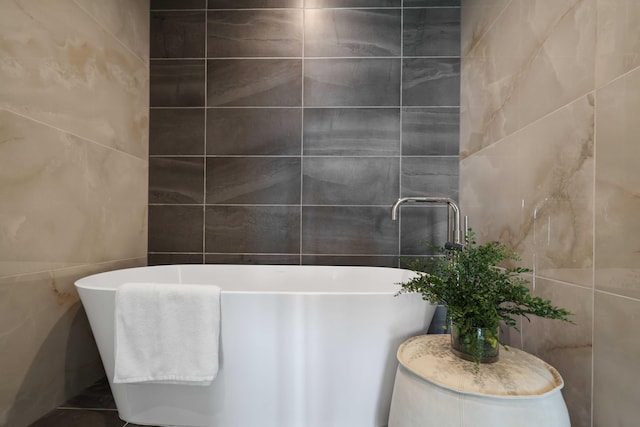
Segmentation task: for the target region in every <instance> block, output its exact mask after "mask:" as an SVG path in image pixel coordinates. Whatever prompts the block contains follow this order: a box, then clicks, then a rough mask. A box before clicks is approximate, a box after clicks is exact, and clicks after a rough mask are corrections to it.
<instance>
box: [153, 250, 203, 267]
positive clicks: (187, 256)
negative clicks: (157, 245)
mask: <svg viewBox="0 0 640 427" xmlns="http://www.w3.org/2000/svg"><path fill="white" fill-rule="evenodd" d="M203 263H204V256H203V254H202V253H150V254H149V263H148V265H172V264H203Z"/></svg>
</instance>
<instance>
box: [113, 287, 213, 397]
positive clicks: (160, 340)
mask: <svg viewBox="0 0 640 427" xmlns="http://www.w3.org/2000/svg"><path fill="white" fill-rule="evenodd" d="M115 322H116V324H115V347H116V356H115V374H114V380H113V382H114V383H137V382H168V383H178V384H192V385H208V384H210V383H211V381H213V379H214V378H215V377H216V375H217V373H218V351H219V348H218V347H219V336H220V288H219V287H217V286H212V285H188V284H166V283H124V284H123V285H121V286H120V287H119V288H118V289H117V290H116V316H115Z"/></svg>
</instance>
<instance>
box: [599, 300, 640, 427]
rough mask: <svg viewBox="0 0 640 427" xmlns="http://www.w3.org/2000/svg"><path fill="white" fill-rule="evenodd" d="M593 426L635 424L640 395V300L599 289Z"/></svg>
mask: <svg viewBox="0 0 640 427" xmlns="http://www.w3.org/2000/svg"><path fill="white" fill-rule="evenodd" d="M594 325H595V326H594V334H593V358H594V378H593V426H594V427H605V426H633V425H635V424H637V422H638V395H640V386H639V384H640V371H638V366H639V365H640V341H639V340H638V339H637V335H636V334H635V331H637V330H638V329H637V328H639V327H640V301H639V300H636V299H629V298H624V297H618V296H615V295H610V294H605V293H601V292H598V291H596V293H595V323H594Z"/></svg>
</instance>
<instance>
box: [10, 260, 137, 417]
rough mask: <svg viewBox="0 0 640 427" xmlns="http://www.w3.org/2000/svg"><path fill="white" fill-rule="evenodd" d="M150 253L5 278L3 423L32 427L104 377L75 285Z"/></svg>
mask: <svg viewBox="0 0 640 427" xmlns="http://www.w3.org/2000/svg"><path fill="white" fill-rule="evenodd" d="M145 264H146V257H143V258H139V259H131V260H126V261H118V262H108V263H102V264H94V265H83V266H80V267H73V268H67V269H61V270H56V271H50V272H43V273H36V274H25V275H20V276H14V277H8V278H2V279H0V301H1V302H0V307H1V310H0V346H1V347H2V348H3V349H11V351H3V352H0V376H1V377H2V381H0V424H2V425H6V426H26V425H29V424H30V423H31V422H33V421H35V420H36V419H38V418H39V417H40V416H41V415H44V414H45V413H46V412H48V411H49V410H50V409H51V408H53V407H55V406H56V405H57V404H59V403H60V402H64V401H65V400H67V399H69V398H71V397H73V396H74V395H76V394H78V393H80V392H81V391H82V390H83V389H85V388H86V387H88V386H90V385H91V384H92V383H94V382H95V381H96V380H98V379H99V378H101V377H103V376H104V370H103V368H102V363H101V361H100V357H99V355H98V351H97V348H96V346H95V342H94V341H93V337H92V334H91V331H90V329H89V324H88V321H87V318H86V315H85V313H84V310H82V307H81V305H80V302H79V300H78V294H77V292H76V290H75V287H74V285H73V284H74V282H75V281H76V280H78V279H80V278H82V277H85V276H87V275H90V274H94V273H99V272H102V271H108V270H114V269H119V268H127V267H138V266H142V265H145Z"/></svg>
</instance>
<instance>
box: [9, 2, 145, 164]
mask: <svg viewBox="0 0 640 427" xmlns="http://www.w3.org/2000/svg"><path fill="white" fill-rule="evenodd" d="M0 28H1V30H0V31H1V33H0V40H2V42H1V43H2V52H3V60H2V63H1V64H0V80H1V81H2V84H1V85H0V108H5V109H9V110H11V111H15V112H18V113H19V114H22V115H25V116H28V117H31V118H33V119H35V120H38V121H41V122H44V123H47V124H49V125H51V126H55V127H57V128H60V129H65V130H67V131H68V132H70V133H73V134H75V135H79V136H82V137H84V138H88V139H91V140H93V141H97V142H99V143H100V144H103V145H106V146H110V147H113V148H116V149H118V150H122V151H126V152H128V153H130V154H132V155H135V156H137V157H140V158H145V157H146V155H147V135H148V134H147V126H148V98H147V96H146V94H147V93H148V90H149V76H148V65H147V63H146V62H145V61H143V60H141V59H140V58H139V57H138V56H136V55H135V54H134V53H132V52H131V51H130V50H128V49H127V48H126V47H125V46H124V45H122V44H121V42H120V41H119V40H117V39H116V38H114V37H113V36H112V35H111V34H110V33H109V32H107V31H106V30H104V29H102V28H98V29H97V28H96V22H95V21H94V20H93V19H92V18H91V17H90V16H89V15H87V14H86V13H85V12H84V11H83V10H82V9H80V8H79V7H78V5H77V4H75V3H73V2H72V1H71V0H61V1H55V2H45V3H42V2H39V1H32V0H27V1H23V2H20V3H19V4H18V3H16V2H9V1H4V2H1V3H0ZM88 100H90V101H88Z"/></svg>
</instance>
